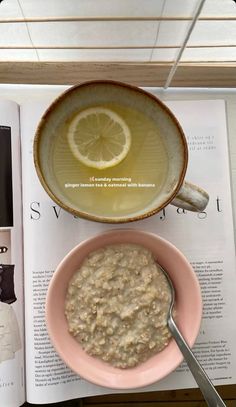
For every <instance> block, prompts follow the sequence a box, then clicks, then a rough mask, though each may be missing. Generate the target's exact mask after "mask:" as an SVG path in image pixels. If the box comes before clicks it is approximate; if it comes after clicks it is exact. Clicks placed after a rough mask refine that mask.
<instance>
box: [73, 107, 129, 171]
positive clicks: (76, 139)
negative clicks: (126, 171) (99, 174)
mask: <svg viewBox="0 0 236 407" xmlns="http://www.w3.org/2000/svg"><path fill="white" fill-rule="evenodd" d="M68 142H69V146H70V148H71V151H72V153H73V154H74V156H75V157H76V158H77V159H78V160H79V161H81V162H82V163H83V164H85V165H86V166H88V167H94V168H97V169H104V168H108V167H114V166H115V165H117V164H119V163H120V162H121V161H122V160H123V159H124V158H125V157H126V155H127V154H128V152H129V149H130V145H131V135H130V130H129V127H128V126H127V124H126V123H125V121H124V120H123V119H122V118H121V117H120V116H119V115H118V114H117V113H115V112H113V111H112V110H110V109H106V108H103V107H92V108H88V109H85V110H83V111H82V112H80V113H79V114H77V115H76V116H75V117H74V119H73V120H72V122H71V124H70V126H69V129H68Z"/></svg>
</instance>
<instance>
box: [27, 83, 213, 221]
mask: <svg viewBox="0 0 236 407" xmlns="http://www.w3.org/2000/svg"><path fill="white" fill-rule="evenodd" d="M101 107H102V109H108V110H109V111H113V112H115V114H116V115H118V116H119V117H121V118H122V120H123V121H124V122H125V123H126V124H127V126H128V128H129V130H130V134H131V146H130V149H129V151H128V153H127V155H126V157H125V158H124V159H123V160H122V161H121V162H120V163H118V164H117V165H115V166H113V167H111V168H106V169H95V168H91V167H90V166H86V165H85V164H84V163H82V162H80V160H78V159H77V158H76V157H75V155H74V154H72V151H71V149H70V146H69V145H68V144H69V143H68V132H69V128H70V125H71V122H72V120H73V118H74V117H75V116H76V115H77V114H78V113H80V112H82V111H85V110H86V109H91V108H92V109H93V111H94V109H95V111H96V109H99V108H101ZM100 110H101V109H100ZM88 131H93V130H91V129H89V127H88ZM33 152H34V163H35V167H36V171H37V174H38V177H39V179H40V181H41V183H42V185H43V187H44V189H45V190H46V192H47V193H48V194H49V196H50V197H51V198H52V199H53V200H54V201H55V202H56V203H57V204H58V205H59V206H61V207H62V208H64V209H65V210H66V211H69V212H70V213H72V214H73V215H75V216H79V217H82V218H86V219H90V220H94V221H99V222H108V223H122V222H130V221H135V220H140V219H143V218H146V217H148V216H151V215H153V214H155V213H157V212H159V211H161V210H162V209H163V208H164V207H165V206H166V205H168V204H169V203H171V204H173V205H176V206H178V207H181V208H184V209H187V210H190V211H199V212H201V211H203V210H204V209H205V207H206V206H207V203H208V200H209V196H208V194H207V193H206V192H205V191H204V190H203V189H201V188H200V187H198V186H196V185H193V184H191V183H189V182H186V181H185V180H184V178H185V173H186V169H187V164H188V148H187V142H186V138H185V135H184V132H183V130H182V128H181V126H180V124H179V122H178V121H177V119H176V117H175V116H174V114H173V113H172V112H171V110H170V109H169V108H168V107H167V106H166V105H165V104H164V103H162V102H161V101H160V100H159V99H158V98H157V97H155V96H154V95H152V94H150V93H149V92H147V91H145V90H142V89H140V88H137V87H135V86H131V85H128V84H125V83H120V82H115V81H106V80H102V81H90V82H85V83H82V84H79V85H76V86H73V87H71V88H69V89H68V90H67V91H65V92H64V93H63V94H61V95H60V96H59V97H58V98H57V99H56V100H55V101H54V102H53V103H52V104H51V105H50V106H49V108H48V109H47V110H46V112H45V113H44V115H43V116H42V118H41V120H40V122H39V125H38V127H37V130H36V134H35V138H34V146H33Z"/></svg>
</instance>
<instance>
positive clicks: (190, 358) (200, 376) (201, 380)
mask: <svg viewBox="0 0 236 407" xmlns="http://www.w3.org/2000/svg"><path fill="white" fill-rule="evenodd" d="M159 266H160V265H159ZM160 268H161V270H162V271H163V273H164V274H165V276H166V279H167V281H168V283H169V286H170V289H171V304H170V308H169V312H168V320H167V324H168V327H169V330H170V332H171V334H172V336H173V337H174V339H175V341H176V343H177V345H178V347H179V349H180V351H181V352H182V354H183V356H184V358H185V361H186V363H187V365H188V367H189V369H190V370H191V372H192V375H193V377H194V379H195V380H196V382H197V384H198V386H199V388H200V390H201V392H202V394H203V396H204V399H205V400H206V403H207V405H208V406H209V407H227V406H226V404H225V403H224V402H223V400H222V398H221V397H220V395H219V394H218V393H217V391H216V389H215V387H214V386H213V384H212V382H211V380H210V379H209V377H208V376H207V374H206V372H205V371H204V369H203V368H202V366H201V365H200V363H199V362H198V360H197V359H196V358H195V356H194V354H193V352H192V351H191V349H190V348H189V346H188V344H187V342H186V341H185V339H184V337H183V335H182V334H181V332H180V330H179V328H178V327H177V325H176V323H175V321H174V318H173V314H172V312H173V307H174V303H175V289H174V286H173V284H172V281H171V279H170V277H169V275H168V273H167V272H166V271H165V270H164V269H163V268H162V267H161V266H160Z"/></svg>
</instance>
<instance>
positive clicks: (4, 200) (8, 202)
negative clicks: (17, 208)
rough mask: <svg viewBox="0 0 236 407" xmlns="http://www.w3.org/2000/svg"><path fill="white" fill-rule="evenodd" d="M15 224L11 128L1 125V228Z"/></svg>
mask: <svg viewBox="0 0 236 407" xmlns="http://www.w3.org/2000/svg"><path fill="white" fill-rule="evenodd" d="M12 226H13V197H12V152H11V128H10V127H8V126H1V125H0V228H1V227H12Z"/></svg>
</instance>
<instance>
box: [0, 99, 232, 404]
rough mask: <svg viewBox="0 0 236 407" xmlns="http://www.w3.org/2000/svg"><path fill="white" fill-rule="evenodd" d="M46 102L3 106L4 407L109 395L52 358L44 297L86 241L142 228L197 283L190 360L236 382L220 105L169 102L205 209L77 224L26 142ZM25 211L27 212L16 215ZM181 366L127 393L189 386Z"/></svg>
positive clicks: (0, 286) (0, 262) (0, 370)
mask: <svg viewBox="0 0 236 407" xmlns="http://www.w3.org/2000/svg"><path fill="white" fill-rule="evenodd" d="M50 102H51V100H49V98H47V99H45V101H44V102H42V101H40V102H33V103H32V102H31V103H23V104H22V105H21V106H18V105H17V104H16V103H15V102H11V101H4V100H2V101H0V400H1V404H2V405H4V407H18V406H20V405H21V404H22V403H23V402H24V401H25V400H27V401H28V402H30V403H36V404H37V403H51V402H58V401H62V400H67V399H72V398H77V397H84V396H90V395H98V394H106V393H112V392H116V393H117V392H118V391H117V390H116V391H113V390H111V389H108V388H102V387H99V386H96V385H93V384H91V383H89V382H87V381H85V380H83V379H82V378H80V377H78V376H77V375H75V374H74V373H73V372H72V371H71V370H70V369H69V368H67V367H66V366H65V365H64V363H63V362H62V361H61V359H60V358H59V357H58V355H57V354H56V352H55V351H54V348H53V347H52V345H51V343H50V339H49V337H48V334H47V329H46V326H45V311H44V304H45V296H46V293H47V287H48V283H49V281H50V278H51V276H52V274H53V272H54V270H55V268H56V266H57V264H58V263H59V262H60V260H61V259H62V258H63V257H64V256H65V254H66V253H67V252H68V251H69V250H70V249H72V248H73V247H74V246H75V245H77V244H78V243H79V242H81V241H82V240H84V239H86V238H88V237H91V236H93V235H94V234H97V233H99V232H101V231H104V230H108V229H112V228H116V227H119V228H121V227H122V228H126V227H131V228H139V229H143V230H147V231H150V232H153V233H156V234H158V235H160V236H162V237H164V238H166V239H167V240H169V241H170V242H171V243H173V244H174V245H175V246H177V247H178V248H179V249H180V250H181V251H182V252H183V253H184V255H185V256H186V257H187V259H188V260H189V261H190V262H191V264H192V266H193V268H194V270H195V272H196V274H197V276H198V278H199V281H200V285H201V290H202V298H203V318H202V324H201V329H200V332H199V335H198V338H197V341H196V344H195V346H194V353H195V355H196V356H197V358H198V360H199V361H200V363H201V364H202V365H203V367H204V368H205V370H206V372H207V373H208V375H209V377H210V379H212V381H213V383H214V384H215V385H219V384H234V383H236V349H235V342H236V324H235V316H234V312H232V310H234V309H235V298H236V267H235V265H236V263H235V245H234V229H233V215H232V203H231V190H230V169H229V161H228V141H227V126H226V114H225V103H224V101H222V100H204V101H173V102H166V103H167V105H168V106H169V108H170V109H171V110H172V111H173V113H174V114H175V115H176V117H177V118H178V120H179V121H180V123H181V125H182V127H183V130H184V132H185V134H186V137H187V140H188V145H189V166H188V171H187V176H186V179H187V180H190V181H192V182H194V183H196V184H198V185H200V186H201V187H203V188H204V189H205V190H206V191H207V192H208V193H209V195H210V201H209V204H208V207H207V209H206V210H205V211H204V212H201V213H193V212H187V211H185V210H183V209H180V208H176V207H173V206H170V205H169V206H168V207H166V208H165V209H164V210H162V211H161V212H160V213H158V214H156V215H154V216H152V217H150V218H148V219H144V220H140V221H137V222H134V223H131V224H122V225H109V224H103V223H97V222H92V221H88V220H84V219H79V218H75V217H73V216H72V215H70V214H69V213H67V212H65V211H64V210H63V209H61V208H60V207H58V206H57V205H56V204H55V203H54V202H53V201H52V200H51V199H50V198H49V197H48V195H47V194H46V192H45V191H44V190H43V188H42V186H41V184H40V182H39V180H38V178H37V175H36V172H35V169H34V164H33V156H32V143H33V138H34V132H35V129H36V126H37V124H38V122H39V120H40V117H41V115H42V114H43V112H44V111H45V109H46V108H47V106H48V104H49V103H50ZM22 209H23V210H22ZM195 386H196V383H195V381H194V379H193V378H192V375H191V373H190V372H189V370H188V368H187V365H186V363H185V362H183V363H182V364H181V365H180V366H179V367H178V368H177V369H176V371H175V372H173V373H171V374H170V375H169V376H168V377H166V378H165V379H163V380H161V381H160V382H158V383H155V384H153V385H151V386H148V387H146V388H142V389H140V388H139V389H136V390H135V389H134V390H132V391H139V392H140V391H154V390H167V389H179V388H190V387H195Z"/></svg>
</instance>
